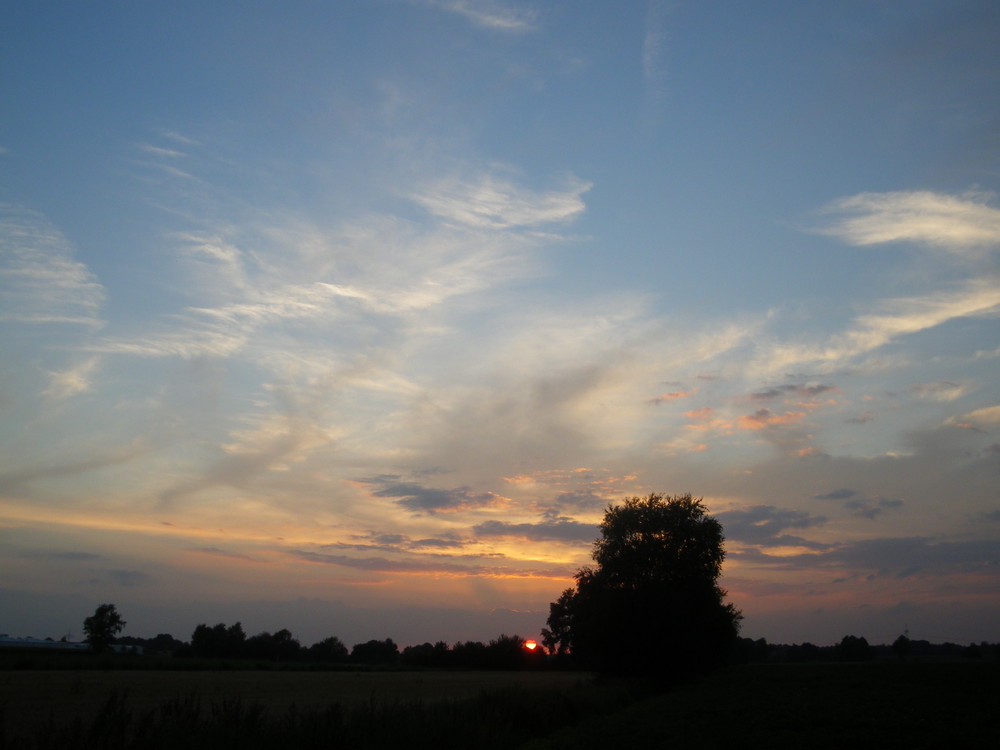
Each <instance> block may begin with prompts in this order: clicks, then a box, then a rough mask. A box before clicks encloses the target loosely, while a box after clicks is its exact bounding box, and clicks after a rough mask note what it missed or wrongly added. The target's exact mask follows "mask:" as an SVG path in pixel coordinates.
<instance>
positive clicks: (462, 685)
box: [0, 671, 631, 750]
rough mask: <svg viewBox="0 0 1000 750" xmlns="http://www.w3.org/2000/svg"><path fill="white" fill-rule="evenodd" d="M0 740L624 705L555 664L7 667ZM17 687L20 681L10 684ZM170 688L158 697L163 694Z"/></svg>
mask: <svg viewBox="0 0 1000 750" xmlns="http://www.w3.org/2000/svg"><path fill="white" fill-rule="evenodd" d="M2 678H3V679H8V680H9V682H7V683H3V682H0V686H3V687H4V690H3V691H2V693H3V694H4V695H6V698H7V700H6V705H5V706H3V713H2V714H0V747H3V748H5V749H6V748H11V750H13V749H14V748H18V749H20V748H24V749H26V750H27V749H29V748H30V749H33V750H47V749H48V748H53V749H54V748H59V749H60V750H64V749H67V748H69V749H72V748H81V749H82V748H144V749H145V748H176V747H184V748H185V750H193V749H196V748H228V747H232V748H240V750H252V749H253V748H278V747H281V748H285V747H294V748H328V749H336V748H352V749H355V748H356V749H362V748H394V749H395V748H399V747H406V748H414V749H416V750H419V748H435V750H448V748H455V750H459V749H460V748H461V749H463V750H464V749H465V748H483V749H484V750H490V749H491V748H496V749H497V750H500V749H501V748H503V749H504V750H506V749H507V748H514V747H517V746H518V745H519V744H521V743H523V742H524V741H526V740H528V739H530V738H532V737H536V736H541V735H542V734H545V733H547V732H551V731H553V730H555V729H557V728H559V727H561V726H566V725H568V724H571V723H574V722H576V721H578V720H580V719H581V718H583V717H584V716H586V715H593V714H594V713H596V712H599V711H608V710H612V709H614V708H618V707H621V706H623V705H625V704H626V703H627V702H628V701H629V700H630V699H631V696H630V695H629V694H628V691H627V690H626V689H625V688H623V687H621V686H604V687H600V688H595V687H594V686H593V684H591V682H590V681H589V679H586V678H584V677H582V676H581V675H579V674H570V673H558V672H506V673H504V672H365V673H343V672H341V673H320V674H315V673H303V672H287V673H282V672H267V673H254V672H206V673H191V672H183V673H177V672H160V673H156V672H107V673H100V672H94V671H86V672H63V673H58V672H21V673H16V672H9V673H6V674H4V675H2ZM19 687H20V692H19V691H18V688H19ZM171 695H172V697H168V696H171Z"/></svg>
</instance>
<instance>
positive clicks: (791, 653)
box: [733, 635, 1000, 663]
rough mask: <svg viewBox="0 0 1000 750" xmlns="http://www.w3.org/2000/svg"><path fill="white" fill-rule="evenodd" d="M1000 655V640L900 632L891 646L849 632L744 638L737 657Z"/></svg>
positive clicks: (741, 659) (829, 659)
mask: <svg viewBox="0 0 1000 750" xmlns="http://www.w3.org/2000/svg"><path fill="white" fill-rule="evenodd" d="M957 658H963V659H994V660H995V659H1000V644H996V643H987V642H986V641H983V642H982V643H970V644H969V645H968V646H961V645H959V644H957V643H947V642H946V643H931V642H929V641H925V640H910V639H909V638H908V637H907V636H905V635H901V636H899V637H898V638H897V639H896V640H895V641H894V642H893V643H892V645H891V646H886V645H877V646H873V645H871V644H869V643H868V641H867V639H865V638H864V637H863V636H861V637H859V636H854V635H845V636H844V637H843V638H842V639H841V640H840V643H838V644H836V645H834V646H816V645H814V644H812V643H808V642H806V643H801V644H799V643H796V644H791V645H788V644H780V643H768V642H767V641H766V640H765V639H764V638H758V639H757V640H753V639H752V638H741V639H739V641H738V642H737V644H736V653H735V655H734V659H733V660H734V661H736V662H740V663H751V662H757V663H759V662H858V661H871V660H873V659H880V660H885V659H896V660H909V659H957Z"/></svg>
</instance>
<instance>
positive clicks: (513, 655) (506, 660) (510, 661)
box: [486, 634, 527, 669]
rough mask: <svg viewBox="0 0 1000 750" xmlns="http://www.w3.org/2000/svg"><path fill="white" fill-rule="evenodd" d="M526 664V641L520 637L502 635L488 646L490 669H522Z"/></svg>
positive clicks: (487, 663)
mask: <svg viewBox="0 0 1000 750" xmlns="http://www.w3.org/2000/svg"><path fill="white" fill-rule="evenodd" d="M526 663H527V656H526V654H525V648H524V639H523V638H522V637H521V636H519V635H505V634H501V635H500V637H499V638H496V639H495V640H492V641H490V642H489V644H487V646H486V666H487V668H489V669H520V668H521V667H524V666H526Z"/></svg>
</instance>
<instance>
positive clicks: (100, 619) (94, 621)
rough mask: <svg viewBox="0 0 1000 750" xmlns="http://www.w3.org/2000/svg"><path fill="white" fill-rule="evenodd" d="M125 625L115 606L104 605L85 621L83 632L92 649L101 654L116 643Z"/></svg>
mask: <svg viewBox="0 0 1000 750" xmlns="http://www.w3.org/2000/svg"><path fill="white" fill-rule="evenodd" d="M125 624H126V623H125V621H124V620H123V619H122V616H121V615H120V614H118V609H117V608H116V607H115V605H114V604H102V605H100V606H99V607H98V608H97V609H96V610H95V612H94V614H92V615H91V616H90V617H88V618H87V619H85V620H84V621H83V632H84V634H85V635H86V640H87V643H89V644H90V647H91V648H92V649H94V651H97V652H98V653H100V652H102V651H107V649H108V647H109V646H111V644H112V643H114V642H115V636H117V635H118V634H119V633H120V632H122V630H123V629H124V628H125Z"/></svg>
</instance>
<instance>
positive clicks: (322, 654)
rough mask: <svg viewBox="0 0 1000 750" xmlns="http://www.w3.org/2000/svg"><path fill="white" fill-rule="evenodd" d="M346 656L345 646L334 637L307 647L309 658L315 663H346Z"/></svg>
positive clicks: (347, 654)
mask: <svg viewBox="0 0 1000 750" xmlns="http://www.w3.org/2000/svg"><path fill="white" fill-rule="evenodd" d="M348 656H349V653H348V651H347V646H345V645H344V644H343V643H342V642H341V640H340V639H339V638H338V637H337V636H335V635H332V636H330V637H329V638H324V639H323V640H321V641H319V642H318V643H314V644H313V645H312V646H310V647H309V658H310V659H313V660H315V661H323V662H332V663H334V664H339V663H342V662H345V661H347V657H348Z"/></svg>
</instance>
